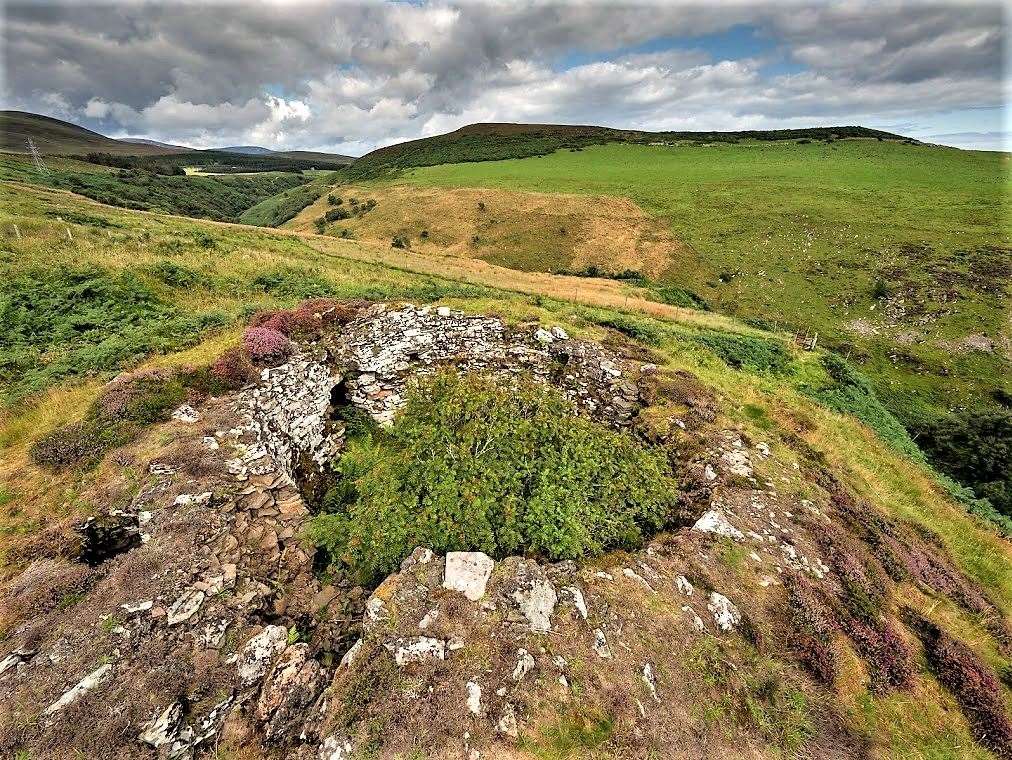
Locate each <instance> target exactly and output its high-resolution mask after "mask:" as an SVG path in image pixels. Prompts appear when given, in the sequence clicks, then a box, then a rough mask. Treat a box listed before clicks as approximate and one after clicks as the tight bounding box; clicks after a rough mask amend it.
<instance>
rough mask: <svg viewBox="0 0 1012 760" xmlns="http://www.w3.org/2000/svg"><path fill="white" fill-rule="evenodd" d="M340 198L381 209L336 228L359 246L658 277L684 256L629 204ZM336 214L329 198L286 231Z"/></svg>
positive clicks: (462, 193) (480, 195)
mask: <svg viewBox="0 0 1012 760" xmlns="http://www.w3.org/2000/svg"><path fill="white" fill-rule="evenodd" d="M334 194H335V195H339V196H340V197H341V198H342V199H343V200H344V204H343V206H342V208H345V209H350V208H351V206H350V204H349V203H348V199H349V198H352V197H355V198H358V199H359V200H362V201H364V200H365V199H367V198H372V199H375V200H376V202H377V205H376V207H375V208H374V209H373V210H372V211H369V212H368V213H366V214H364V215H362V216H353V217H352V218H350V219H344V220H340V221H336V222H333V223H331V225H330V228H329V232H330V234H337V232H338V231H339V230H342V229H347V230H349V231H350V232H351V234H352V235H353V236H354V237H355V238H356V239H359V240H363V241H367V242H374V243H382V244H384V245H389V244H390V241H391V239H392V238H393V237H394V236H395V235H406V236H407V237H408V238H409V239H410V240H411V247H412V250H414V251H417V252H419V253H425V254H430V255H450V256H460V257H464V258H482V259H487V260H490V261H496V262H499V263H506V264H507V265H510V266H512V267H514V268H518V269H524V270H531V271H551V270H556V271H558V270H564V269H567V270H574V271H578V270H582V269H584V268H586V267H588V266H591V265H596V266H597V267H599V268H600V269H602V270H604V271H608V272H621V271H623V270H627V269H631V270H636V271H639V272H642V273H643V274H645V275H648V276H650V277H656V276H658V275H660V274H661V273H663V272H664V271H665V270H666V269H667V268H668V267H669V266H670V265H671V263H672V260H673V258H674V257H677V256H679V255H682V254H683V253H684V252H685V247H684V245H682V244H681V243H680V242H679V241H677V240H675V238H674V237H673V236H672V235H671V231H670V230H669V229H668V226H667V225H666V224H664V223H663V222H662V221H660V220H657V219H652V218H650V217H649V216H647V215H646V214H645V213H644V211H643V210H642V209H641V208H640V207H639V206H637V205H636V204H635V203H633V202H632V201H630V200H628V199H626V198H614V197H605V196H595V195H570V194H564V193H552V194H549V193H531V192H518V191H509V190H488V189H477V188H464V189H457V190H446V189H441V188H423V187H414V186H411V185H389V186H380V187H359V186H342V187H338V188H335V189H334ZM331 208H333V207H332V206H330V205H329V203H328V201H327V196H323V197H321V198H320V199H319V200H318V201H316V203H314V204H312V205H311V206H309V207H307V208H306V209H305V210H303V211H302V212H301V213H300V214H299V215H298V216H296V217H295V219H293V220H292V221H290V222H288V223H287V224H286V225H285V227H286V228H288V229H292V230H297V231H299V232H312V231H313V229H314V227H313V220H314V219H316V218H318V217H320V216H323V214H324V213H326V212H327V211H328V210H329V209H331ZM423 231H424V232H427V233H428V234H427V236H426V237H425V238H423V237H421V235H422V232H423Z"/></svg>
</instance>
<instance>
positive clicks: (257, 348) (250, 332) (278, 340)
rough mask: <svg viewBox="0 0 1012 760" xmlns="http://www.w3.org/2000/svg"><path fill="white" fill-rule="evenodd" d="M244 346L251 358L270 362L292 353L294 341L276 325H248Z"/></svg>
mask: <svg viewBox="0 0 1012 760" xmlns="http://www.w3.org/2000/svg"><path fill="white" fill-rule="evenodd" d="M242 347H243V349H244V350H245V351H246V355H247V356H249V358H250V359H251V360H253V361H254V362H259V363H270V362H274V361H278V360H281V359H284V358H285V357H287V356H288V355H289V354H291V353H292V350H293V347H292V342H291V341H290V340H289V339H288V336H286V335H285V334H284V333H283V332H281V331H280V330H278V329H276V328H274V327H247V328H246V331H245V332H244V333H243V334H242Z"/></svg>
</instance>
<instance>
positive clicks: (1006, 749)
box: [903, 607, 1012, 758]
mask: <svg viewBox="0 0 1012 760" xmlns="http://www.w3.org/2000/svg"><path fill="white" fill-rule="evenodd" d="M903 619H904V622H905V623H906V624H907V626H908V627H909V628H910V630H912V631H913V632H914V633H915V634H916V635H917V637H918V638H919V639H920V640H921V643H922V644H923V645H924V654H925V656H926V657H927V660H928V664H929V665H930V667H931V669H932V671H933V672H934V674H935V676H936V677H937V678H938V681H939V683H941V684H942V686H944V687H945V688H946V689H948V690H949V691H950V692H952V695H953V696H954V697H955V698H956V701H957V702H958V703H959V706H960V707H961V708H962V710H963V713H964V714H965V715H966V718H967V720H968V721H969V723H970V727H971V730H972V731H973V735H974V737H975V738H976V739H977V741H979V742H980V743H981V744H982V745H984V746H985V747H987V748H989V749H991V750H992V751H994V753H995V754H996V755H998V756H999V757H1005V758H1009V757H1012V721H1010V720H1009V715H1008V711H1007V709H1006V707H1005V702H1004V698H1003V690H1002V687H1001V683H1000V682H999V681H998V677H997V676H996V675H995V673H994V671H993V670H991V668H989V667H988V666H987V665H985V664H984V662H982V661H981V659H980V658H979V657H978V656H977V655H976V653H975V652H974V651H973V650H972V649H970V647H968V646H967V645H966V644H964V643H963V642H961V641H959V640H958V639H956V638H954V637H953V636H951V635H950V634H949V633H947V632H946V631H945V630H943V629H942V628H941V627H939V626H938V625H936V624H935V623H933V622H931V621H930V620H928V619H927V618H926V617H924V616H923V615H921V614H919V613H917V612H916V611H914V610H912V609H910V608H909V607H907V608H904V610H903Z"/></svg>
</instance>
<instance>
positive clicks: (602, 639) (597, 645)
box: [594, 628, 611, 660]
mask: <svg viewBox="0 0 1012 760" xmlns="http://www.w3.org/2000/svg"><path fill="white" fill-rule="evenodd" d="M594 651H595V652H597V656H598V657H600V658H601V659H602V660H607V659H608V658H610V657H611V646H609V644H608V638H607V637H606V636H605V635H604V631H602V630H601V629H600V628H595V629H594Z"/></svg>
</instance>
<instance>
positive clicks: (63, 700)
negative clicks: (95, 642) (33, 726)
mask: <svg viewBox="0 0 1012 760" xmlns="http://www.w3.org/2000/svg"><path fill="white" fill-rule="evenodd" d="M110 675H112V665H110V664H108V663H106V664H105V665H102V666H101V667H99V668H97V669H96V670H94V671H92V672H91V673H89V674H88V675H86V676H85V677H84V678H82V679H81V680H80V681H79V682H78V683H77V685H76V686H74V687H73V688H72V689H70V690H69V691H67V692H66V693H65V694H64V695H63V696H62V697H60V698H59V699H58V700H56V701H55V702H53V704H51V705H50V706H49V707H47V708H46V710H45V712H44V713H43V715H53V714H54V713H57V712H59V711H60V710H62V709H63V708H64V707H66V706H67V705H70V704H73V703H74V702H76V701H77V700H79V699H80V698H81V697H83V696H84V695H85V694H87V693H88V692H89V691H91V690H92V689H94V688H96V687H97V686H101V685H102V684H103V683H105V682H106V681H107V680H108V679H109V676H110Z"/></svg>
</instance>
